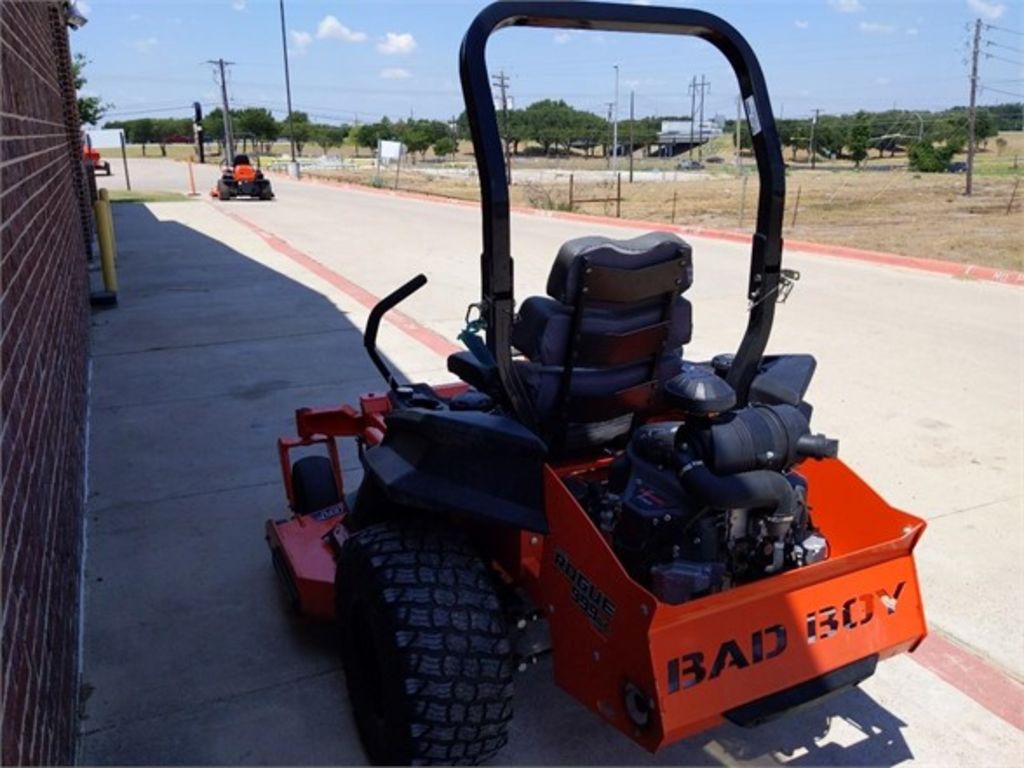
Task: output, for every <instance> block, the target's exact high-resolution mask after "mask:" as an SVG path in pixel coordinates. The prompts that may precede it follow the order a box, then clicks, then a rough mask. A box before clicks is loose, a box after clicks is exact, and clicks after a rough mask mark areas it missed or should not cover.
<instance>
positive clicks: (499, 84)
mask: <svg viewBox="0 0 1024 768" xmlns="http://www.w3.org/2000/svg"><path fill="white" fill-rule="evenodd" d="M491 85H493V86H494V87H495V88H497V89H498V91H499V92H500V93H501V122H502V123H503V130H504V132H505V136H504V139H505V176H506V178H507V181H508V183H509V184H511V183H512V155H511V154H510V153H509V148H510V147H509V140H508V76H507V75H506V74H505V70H501V72H499V73H498V74H496V75H494V77H493V78H492V79H491Z"/></svg>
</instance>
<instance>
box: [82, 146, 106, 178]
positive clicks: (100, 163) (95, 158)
mask: <svg viewBox="0 0 1024 768" xmlns="http://www.w3.org/2000/svg"><path fill="white" fill-rule="evenodd" d="M82 159H83V160H87V161H88V162H90V163H92V167H93V168H94V169H95V170H96V171H100V170H102V171H103V174H104V175H105V176H110V175H111V174H110V162H109V161H108V160H104V159H103V158H101V157H100V152H99V150H98V149H93V148H92V147H91V146H89V145H88V144H86V145H84V146H83V147H82Z"/></svg>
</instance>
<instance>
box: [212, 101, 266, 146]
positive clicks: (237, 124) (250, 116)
mask: <svg viewBox="0 0 1024 768" xmlns="http://www.w3.org/2000/svg"><path fill="white" fill-rule="evenodd" d="M211 114H212V113H211ZM203 122H204V124H205V120H204V121H203ZM231 124H232V126H234V129H235V131H236V132H237V133H238V134H239V135H240V136H244V135H245V134H248V135H249V136H251V137H252V138H254V139H256V140H257V141H259V142H261V143H263V144H264V146H266V145H269V144H272V143H273V142H274V141H275V140H276V139H277V137H278V136H279V135H280V133H281V126H280V125H279V124H278V122H277V120H275V119H274V116H273V114H271V112H270V110H269V109H263V108H261V107H246V108H245V109H239V110H231ZM204 127H205V125H204ZM222 130H223V129H222Z"/></svg>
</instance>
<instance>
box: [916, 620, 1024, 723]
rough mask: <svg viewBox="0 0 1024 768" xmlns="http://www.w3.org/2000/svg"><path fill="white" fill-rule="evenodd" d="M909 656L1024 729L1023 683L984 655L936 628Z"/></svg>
mask: <svg viewBox="0 0 1024 768" xmlns="http://www.w3.org/2000/svg"><path fill="white" fill-rule="evenodd" d="M910 658H912V659H914V660H916V661H917V662H918V663H920V664H921V666H923V667H924V668H925V669H927V670H929V671H930V672H932V673H934V674H935V675H936V676H938V677H940V678H942V679H943V680H945V681H946V682H947V683H949V684H950V685H952V686H953V687H954V688H956V689H957V690H958V691H960V692H961V693H963V694H965V695H966V696H969V697H970V698H972V699H974V700H975V701H976V702H978V703H979V704H981V706H983V707H984V708H985V709H987V710H988V711H989V712H991V713H992V714H994V715H997V716H998V717H1000V718H1002V719H1003V720H1005V721H1006V722H1007V723H1009V724H1010V725H1012V726H1014V727H1015V728H1017V729H1018V730H1021V731H1024V685H1022V684H1021V683H1020V682H1018V681H1017V680H1015V679H1013V678H1012V677H1010V676H1009V675H1008V674H1006V673H1005V672H1003V671H1002V670H1000V669H998V668H996V667H995V666H994V665H992V664H991V663H989V662H988V661H986V660H985V659H983V658H981V657H980V656H978V655H977V654H975V653H972V652H971V651H969V650H967V649H966V648H964V647H962V646H960V645H957V644H956V643H954V642H952V641H950V640H948V639H947V638H946V637H944V636H943V635H941V634H939V633H938V632H935V631H934V630H933V631H932V632H931V634H929V635H928V637H926V638H925V640H924V642H922V643H921V645H919V646H918V647H917V650H916V651H914V652H913V653H912V654H911V655H910Z"/></svg>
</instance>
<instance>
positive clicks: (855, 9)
mask: <svg viewBox="0 0 1024 768" xmlns="http://www.w3.org/2000/svg"><path fill="white" fill-rule="evenodd" d="M828 4H829V5H831V6H832V8H834V9H835V10H837V11H839V13H860V12H861V11H863V10H864V6H863V5H861V2H860V0H828Z"/></svg>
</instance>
